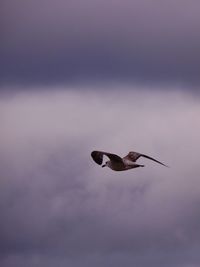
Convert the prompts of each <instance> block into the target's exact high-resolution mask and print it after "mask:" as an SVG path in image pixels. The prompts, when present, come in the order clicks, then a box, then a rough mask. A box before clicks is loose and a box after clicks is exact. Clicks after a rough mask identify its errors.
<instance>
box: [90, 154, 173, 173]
mask: <svg viewBox="0 0 200 267" xmlns="http://www.w3.org/2000/svg"><path fill="white" fill-rule="evenodd" d="M104 155H105V156H107V157H108V158H109V159H110V160H109V161H106V162H105V164H104V165H102V163H103V156H104ZM91 157H92V158H93V160H94V161H95V162H96V163H97V164H98V165H102V168H103V167H109V168H110V169H112V170H113V171H126V170H129V169H133V168H138V167H144V165H141V164H137V163H135V162H136V160H137V159H139V158H140V157H144V158H147V159H150V160H153V161H155V162H157V163H159V164H161V165H163V166H165V167H168V166H167V165H165V164H164V163H162V162H160V161H158V160H156V159H154V158H152V157H149V156H147V155H145V154H141V153H138V152H133V151H131V152H129V153H128V155H126V156H125V157H123V158H121V157H120V156H118V155H116V154H112V153H108V152H103V151H93V152H92V153H91Z"/></svg>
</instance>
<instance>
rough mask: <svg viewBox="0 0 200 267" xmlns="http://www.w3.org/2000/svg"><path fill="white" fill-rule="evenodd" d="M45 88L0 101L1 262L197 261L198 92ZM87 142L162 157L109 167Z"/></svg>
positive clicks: (156, 264)
mask: <svg viewBox="0 0 200 267" xmlns="http://www.w3.org/2000/svg"><path fill="white" fill-rule="evenodd" d="M48 89H49V88H46V90H43V92H38V88H37V90H35V91H34V88H32V91H31V92H20V93H17V94H13V95H12V97H11V96H10V95H4V96H2V98H1V100H0V114H1V115H0V116H1V133H0V135H1V149H0V159H1V160H0V162H1V163H0V164H1V166H0V170H1V179H0V217H1V226H0V236H1V238H0V248H1V254H0V265H1V266H2V267H12V266H13V267H26V266H30V267H36V266H39V267H40V266H41V267H46V266H48V267H51V266H52V267H53V266H61V267H64V266H70V267H80V266H81V267H83V266H105V267H108V266H109V267H110V266H113V267H114V266H122V265H125V266H127V267H129V266H130V267H131V266H138V267H147V266H148V267H149V266H152V267H163V266H166V267H169V266H170V267H188V266H192V267H197V266H199V264H200V255H199V249H200V246H199V244H200V234H199V233H200V228H199V227H200V211H199V205H200V169H199V156H198V155H199V136H200V124H199V117H200V105H199V100H197V99H196V98H194V97H193V96H191V95H189V94H188V93H183V92H182V91H179V90H174V91H173V90H170V91H169V92H167V90H164V91H163V90H162V91H161V92H159V90H157V91H152V92H150V91H149V92H148V90H147V88H144V90H142V91H138V90H137V89H138V88H135V91H131V90H129V88H123V89H124V91H123V92H125V94H123V92H122V91H120V90H119V91H118V93H117V94H113V91H112V90H107V92H106V96H105V95H104V94H102V93H101V88H95V89H96V90H94V88H92V89H88V90H85V91H84V93H82V91H81V90H78V88H77V90H74V89H71V88H68V90H67V91H66V90H65V88H58V87H57V88H54V89H56V92H53V91H48ZM110 89H112V88H110ZM132 89H134V88H132ZM145 89H146V90H145ZM165 89H167V88H165ZM172 89H173V88H172ZM93 149H102V150H106V151H111V152H115V153H118V154H119V155H121V156H123V155H126V153H127V152H128V151H129V150H135V151H139V152H143V153H146V154H148V155H150V156H153V157H155V158H157V159H158V160H161V161H163V162H165V163H166V164H169V165H170V168H165V167H163V166H161V165H159V164H156V163H154V162H152V161H149V160H146V159H140V160H139V162H141V163H144V164H145V166H146V167H145V168H142V169H136V170H130V171H127V172H121V173H120V172H113V171H111V170H110V169H108V168H104V169H102V168H101V167H99V166H98V165H97V164H95V163H94V162H93V161H92V159H91V157H90V152H91V151H92V150H93Z"/></svg>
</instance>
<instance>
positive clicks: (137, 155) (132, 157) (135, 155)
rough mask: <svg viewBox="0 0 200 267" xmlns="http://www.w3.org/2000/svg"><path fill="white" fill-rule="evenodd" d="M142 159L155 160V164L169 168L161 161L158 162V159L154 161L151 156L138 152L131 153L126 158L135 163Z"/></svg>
mask: <svg viewBox="0 0 200 267" xmlns="http://www.w3.org/2000/svg"><path fill="white" fill-rule="evenodd" d="M140 157H144V158H147V159H150V160H153V161H155V162H157V163H159V164H161V165H163V166H165V167H168V166H167V165H165V164H164V163H162V162H160V161H158V160H156V159H154V158H152V157H149V156H147V155H145V154H141V153H138V152H129V153H128V155H127V156H125V157H124V159H126V160H130V161H133V162H135V161H136V160H137V159H139V158H140Z"/></svg>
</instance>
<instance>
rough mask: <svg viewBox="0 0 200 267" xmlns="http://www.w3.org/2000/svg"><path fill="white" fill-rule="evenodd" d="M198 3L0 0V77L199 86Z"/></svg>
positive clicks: (10, 80) (15, 80)
mask: <svg viewBox="0 0 200 267" xmlns="http://www.w3.org/2000/svg"><path fill="white" fill-rule="evenodd" d="M199 11H200V3H199V1H195V0H191V1H183V0H173V1H171V0H170V1H156V0H152V1H149V0H135V1H129V0H125V1H118V0H116V1H107V0H106V1H105V0H102V1H95V0H93V1H91V0H84V1H83V0H77V1H74V0H73V1H71V0H68V1H63V0H58V1H53V0H48V1H47V0H40V1H39V0H30V1H25V0H20V1H13V0H2V1H1V18H0V20H1V24H2V25H3V26H2V31H1V35H2V38H1V44H0V47H1V51H2V53H3V54H2V60H1V65H2V70H1V73H2V77H1V82H3V83H26V82H28V83H48V82H54V83H63V82H74V81H76V82H79V81H83V80H87V81H91V80H100V81H102V80H113V79H114V80H125V81H126V80H134V81H143V82H148V81H154V82H155V81H162V82H169V83H171V82H183V83H185V82H187V83H191V84H199V69H200V53H199V47H200V33H199V25H200V16H199Z"/></svg>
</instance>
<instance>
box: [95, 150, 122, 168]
mask: <svg viewBox="0 0 200 267" xmlns="http://www.w3.org/2000/svg"><path fill="white" fill-rule="evenodd" d="M104 155H105V156H107V157H108V158H109V159H110V160H111V161H115V162H122V158H121V157H119V156H118V155H115V154H111V153H108V152H103V151H93V152H92V153H91V157H92V158H93V160H94V161H95V162H96V163H97V164H99V165H101V164H102V163H103V156H104Z"/></svg>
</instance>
